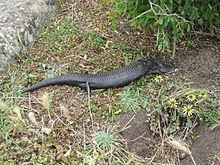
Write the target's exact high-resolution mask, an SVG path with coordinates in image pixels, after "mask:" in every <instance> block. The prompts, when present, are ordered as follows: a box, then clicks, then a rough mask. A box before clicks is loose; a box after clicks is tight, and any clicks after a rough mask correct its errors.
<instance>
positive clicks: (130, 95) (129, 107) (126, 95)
mask: <svg viewBox="0 0 220 165" xmlns="http://www.w3.org/2000/svg"><path fill="white" fill-rule="evenodd" d="M119 96H120V102H119V105H121V106H122V107H123V109H125V110H126V111H133V112H136V111H137V110H139V109H140V108H141V107H146V104H147V101H148V97H147V96H146V95H144V94H143V93H142V92H141V91H140V90H138V89H137V90H135V89H132V87H131V86H128V87H125V88H124V90H123V91H122V92H121V93H119Z"/></svg>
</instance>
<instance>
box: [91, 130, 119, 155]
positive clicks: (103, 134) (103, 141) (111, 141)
mask: <svg viewBox="0 0 220 165" xmlns="http://www.w3.org/2000/svg"><path fill="white" fill-rule="evenodd" d="M92 139H93V140H94V141H95V142H96V143H97V145H98V146H99V147H100V148H101V149H102V150H104V151H109V150H111V149H113V148H114V147H117V146H118V142H117V139H116V138H115V137H114V135H113V134H112V133H111V132H110V131H109V130H107V131H98V132H95V133H93V134H92Z"/></svg>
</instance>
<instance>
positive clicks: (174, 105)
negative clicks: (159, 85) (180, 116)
mask: <svg viewBox="0 0 220 165" xmlns="http://www.w3.org/2000/svg"><path fill="white" fill-rule="evenodd" d="M168 104H169V105H170V107H172V108H176V107H177V105H178V102H177V101H176V99H174V98H171V99H169V100H168Z"/></svg>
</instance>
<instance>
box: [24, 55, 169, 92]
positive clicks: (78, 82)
mask: <svg viewBox="0 0 220 165" xmlns="http://www.w3.org/2000/svg"><path fill="white" fill-rule="evenodd" d="M172 69H173V65H172V64H168V63H167V62H164V61H158V60H156V59H153V58H151V59H148V60H145V59H142V60H138V61H136V62H134V63H132V64H130V65H127V66H124V67H122V68H118V69H114V70H112V71H109V72H102V73H97V74H82V73H74V74H68V75H63V76H58V77H54V78H51V79H46V80H42V81H40V82H38V83H36V84H34V85H32V86H30V87H28V88H26V89H25V90H24V92H30V91H34V90H36V89H39V88H42V87H47V86H50V85H72V86H78V87H81V88H86V87H87V84H88V85H89V87H90V89H108V88H117V87H122V86H125V85H128V84H130V83H131V82H133V81H135V80H138V79H140V78H141V77H142V76H144V75H146V74H154V73H157V74H161V73H165V72H168V71H171V70H172Z"/></svg>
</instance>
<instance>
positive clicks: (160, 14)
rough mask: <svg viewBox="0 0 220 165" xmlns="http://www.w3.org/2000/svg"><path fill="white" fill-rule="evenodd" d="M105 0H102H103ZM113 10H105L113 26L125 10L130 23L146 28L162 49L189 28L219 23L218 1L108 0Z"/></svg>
mask: <svg viewBox="0 0 220 165" xmlns="http://www.w3.org/2000/svg"><path fill="white" fill-rule="evenodd" d="M104 1H105V0H104ZM111 2H114V5H113V10H112V11H111V12H108V14H109V18H110V19H111V22H112V23H113V25H114V26H115V24H116V23H115V22H116V18H117V16H120V15H121V13H124V14H127V15H128V17H129V19H130V21H129V23H131V26H134V27H142V28H148V29H151V30H153V31H154V34H155V36H156V48H157V49H158V50H159V51H164V50H165V49H166V48H170V46H171V42H172V45H173V56H174V55H175V49H176V43H177V41H178V40H179V39H180V38H182V37H183V36H184V35H185V34H187V33H189V32H190V31H191V30H192V29H193V28H202V29H208V28H213V29H214V28H215V27H218V26H219V25H220V15H219V1H218V0H209V1H202V0H198V1H193V0H186V1H179V0H177V1H176V0H175V1H174V0H159V1H158V0H148V1H145V0H127V1H124V0H112V1H111Z"/></svg>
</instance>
